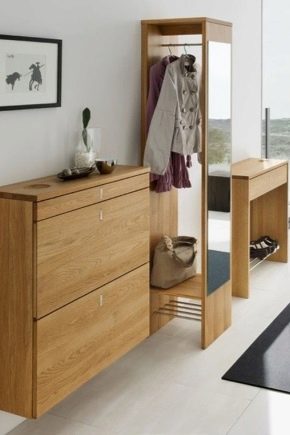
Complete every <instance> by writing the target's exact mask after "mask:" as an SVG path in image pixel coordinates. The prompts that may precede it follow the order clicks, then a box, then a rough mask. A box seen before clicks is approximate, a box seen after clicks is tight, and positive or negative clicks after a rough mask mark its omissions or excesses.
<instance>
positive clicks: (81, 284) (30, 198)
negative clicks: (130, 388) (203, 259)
mask: <svg viewBox="0 0 290 435" xmlns="http://www.w3.org/2000/svg"><path fill="white" fill-rule="evenodd" d="M0 249H1V253H0V330H1V335H0V356H1V357H0V409H1V410H3V411H8V412H12V413H15V414H19V415H22V416H24V417H38V416H39V415H41V414H43V413H44V412H46V411H47V410H49V409H50V408H51V407H52V406H54V405H55V404H56V403H58V402H59V401H60V400H62V399H63V398H64V397H66V396H67V395H68V394H69V393H71V392H72V391H73V390H74V389H76V388H77V387H79V386H80V385H81V384H83V383H84V382H86V381H88V380H89V379H90V378H91V377H92V376H94V375H95V374H97V373H98V372H99V371H100V370H102V369H103V368H105V367H107V366H108V365H109V364H110V363H111V362H113V361H114V360H116V359H117V358H119V357H120V356H121V355H123V354H124V353H126V352H127V351H128V350H130V349H132V348H133V347H134V346H135V345H136V344H138V343H139V342H140V341H142V340H143V339H144V338H145V337H147V336H148V335H149V263H148V262H149V175H148V170H147V169H145V168H137V167H128V166H119V167H117V168H116V169H115V171H114V172H113V173H112V174H110V175H106V176H100V175H91V176H90V177H89V178H88V179H85V180H75V181H71V182H61V181H58V180H57V179H56V178H55V177H47V178H44V179H38V180H32V181H28V182H25V183H17V184H14V185H10V186H4V187H2V188H0Z"/></svg>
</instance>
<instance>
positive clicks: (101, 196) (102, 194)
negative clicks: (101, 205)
mask: <svg viewBox="0 0 290 435" xmlns="http://www.w3.org/2000/svg"><path fill="white" fill-rule="evenodd" d="M103 196H104V189H102V188H101V189H100V199H103Z"/></svg>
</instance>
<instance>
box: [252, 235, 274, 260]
mask: <svg viewBox="0 0 290 435" xmlns="http://www.w3.org/2000/svg"><path fill="white" fill-rule="evenodd" d="M278 249H279V244H278V242H277V241H276V240H273V239H272V238H271V237H269V236H262V237H260V238H259V239H258V240H253V241H251V242H250V257H251V258H259V259H260V260H263V259H264V258H266V257H267V256H268V255H270V254H274V253H275V252H276V251H277V250H278Z"/></svg>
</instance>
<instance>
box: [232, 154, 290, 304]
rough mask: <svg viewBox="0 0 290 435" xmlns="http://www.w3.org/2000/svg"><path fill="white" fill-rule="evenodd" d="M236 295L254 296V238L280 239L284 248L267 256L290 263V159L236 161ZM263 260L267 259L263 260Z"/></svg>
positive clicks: (234, 268)
mask: <svg viewBox="0 0 290 435" xmlns="http://www.w3.org/2000/svg"><path fill="white" fill-rule="evenodd" d="M232 177H233V182H232V185H233V217H232V220H233V226H232V229H233V236H232V237H233V275H232V279H233V295H234V296H238V297H242V298H248V297H249V296H250V291H249V281H250V270H251V269H253V268H254V267H256V266H257V265H258V264H259V262H261V260H260V261H259V260H258V259H251V260H250V258H249V246H250V241H251V240H256V239H258V238H259V237H261V236H263V235H268V236H270V237H271V238H273V239H275V240H278V242H279V245H280V249H279V250H278V251H277V252H276V253H275V254H273V255H270V256H269V257H267V258H266V259H267V260H269V261H280V262H285V263H287V262H288V162H287V161H286V160H273V159H267V160H266V159H265V160H264V159H254V158H250V159H246V160H242V161H240V162H237V163H235V164H233V167H232ZM262 261H263V260H262Z"/></svg>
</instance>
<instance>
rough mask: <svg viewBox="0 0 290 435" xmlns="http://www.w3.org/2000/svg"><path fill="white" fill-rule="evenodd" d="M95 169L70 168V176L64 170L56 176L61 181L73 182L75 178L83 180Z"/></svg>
mask: <svg viewBox="0 0 290 435" xmlns="http://www.w3.org/2000/svg"><path fill="white" fill-rule="evenodd" d="M94 170H95V168H93V167H91V168H72V169H70V171H71V174H68V173H67V170H66V169H64V170H63V171H61V172H59V173H58V174H57V177H58V178H60V179H61V180H63V181H66V180H75V179H77V178H83V177H87V176H88V175H90V174H91V173H92V172H94Z"/></svg>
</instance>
